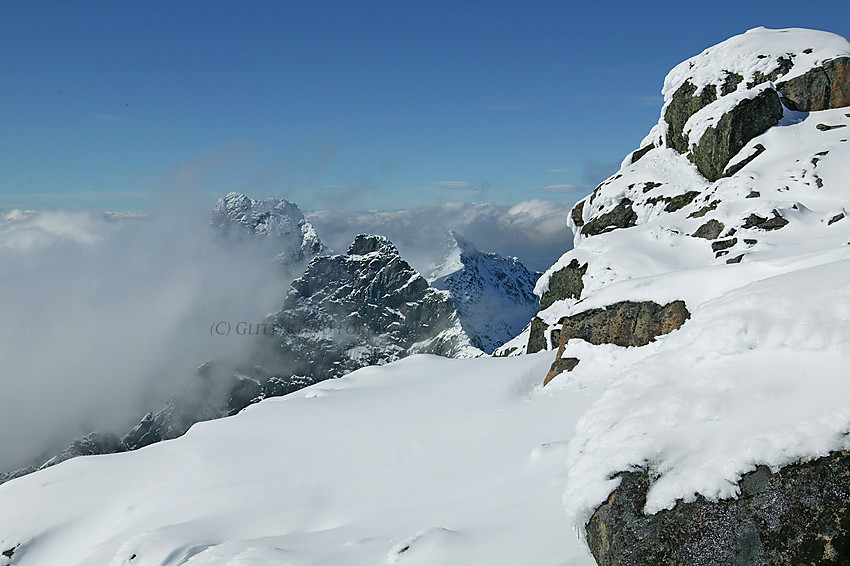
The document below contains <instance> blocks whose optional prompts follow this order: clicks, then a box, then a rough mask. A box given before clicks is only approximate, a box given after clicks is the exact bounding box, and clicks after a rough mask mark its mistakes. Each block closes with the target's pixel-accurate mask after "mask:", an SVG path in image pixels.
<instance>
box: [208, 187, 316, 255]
mask: <svg viewBox="0 0 850 566" xmlns="http://www.w3.org/2000/svg"><path fill="white" fill-rule="evenodd" d="M210 222H211V224H212V226H213V228H214V229H215V230H216V231H217V232H219V233H220V234H221V235H222V236H223V237H225V238H227V239H231V240H236V241H239V240H242V239H244V238H249V237H252V238H255V237H261V238H268V239H270V240H273V242H274V244H273V245H274V246H275V248H276V249H278V250H280V251H279V252H278V259H279V260H280V262H281V263H283V264H287V265H292V264H298V263H306V262H308V261H310V259H312V258H313V257H315V256H317V255H319V254H321V253H324V251H325V248H324V246H323V245H322V242H321V240H320V239H319V236H318V234H317V233H316V230H315V229H314V228H313V226H312V224H310V223H309V222H308V221H307V220H306V219H305V218H304V214H302V213H301V210H300V209H299V208H298V205H296V204H295V203H292V202H289V201H288V200H286V199H273V198H269V199H265V200H254V199H252V198H249V197H247V196H245V195H243V194H240V193H235V192H231V193H228V194H227V196H225V197H223V198H220V199H218V202H216V204H215V207H214V208H213V212H212V219H211V221H210Z"/></svg>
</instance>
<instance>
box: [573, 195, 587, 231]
mask: <svg viewBox="0 0 850 566" xmlns="http://www.w3.org/2000/svg"><path fill="white" fill-rule="evenodd" d="M583 212H584V201H583V200H580V201H578V202H577V203H576V205H575V206H574V207H573V209H572V211H571V212H570V216H571V217H572V219H573V223H574V224H575V225H576V226H578V227H579V228H581V227H582V226H584V219H583V218H582V214H583Z"/></svg>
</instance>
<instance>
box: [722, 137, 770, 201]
mask: <svg viewBox="0 0 850 566" xmlns="http://www.w3.org/2000/svg"><path fill="white" fill-rule="evenodd" d="M753 149H755V151H753V153H752V154H751V155H750V156H749V157H747V158H746V159H744V160H742V161H739V162H738V163H736V164H735V165H732V166H731V167H728V168H727V169H726V170H725V171H724V172H723V176H724V177H731V176H732V175H734V174H735V173H737V172H738V171H740V170H741V169H743V168H744V167H746V166H747V165H749V164H750V162H751V161H752V160H753V159H755V158H756V157H758V156H759V155H761V154H762V153H764V152H765V151H767V148H766V147H764V146H763V145H762V144H760V143H757V144H756V145H755V147H754V148H753ZM753 192H755V191H753ZM751 194H752V193H751ZM755 196H758V193H756V195H755ZM747 198H751V197H749V196H748V197H747ZM752 198H755V197H752Z"/></svg>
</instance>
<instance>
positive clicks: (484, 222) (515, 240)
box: [305, 199, 573, 273]
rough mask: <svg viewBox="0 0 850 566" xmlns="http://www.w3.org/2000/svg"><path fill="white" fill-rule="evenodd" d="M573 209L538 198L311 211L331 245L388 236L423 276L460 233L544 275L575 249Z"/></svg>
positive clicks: (343, 248) (309, 216)
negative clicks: (570, 222) (451, 232)
mask: <svg viewBox="0 0 850 566" xmlns="http://www.w3.org/2000/svg"><path fill="white" fill-rule="evenodd" d="M570 207H571V205H569V206H567V205H564V204H561V203H558V202H556V201H554V200H542V199H533V200H528V201H523V202H520V203H518V204H515V205H511V206H505V205H497V204H494V203H466V202H451V203H446V204H443V205H440V206H432V207H423V208H417V209H409V210H394V211H367V212H349V211H334V210H321V211H315V212H310V213H305V216H306V217H307V219H308V220H309V221H310V222H311V223H312V224H313V226H314V227H315V228H316V231H317V232H318V233H319V236H320V237H321V238H322V241H323V242H324V244H325V245H327V246H328V247H330V248H332V249H333V250H334V251H336V252H337V253H345V251H346V250H347V249H348V245H349V244H350V243H351V242H352V240H353V239H354V236H355V235H357V234H360V233H368V234H381V235H383V236H386V237H388V238H389V239H390V240H391V241H392V242H393V244H395V245H396V247H397V248H398V249H399V252H401V255H402V257H403V258H404V259H406V260H407V261H408V262H409V263H410V264H411V265H412V266H413V267H414V268H416V269H417V270H418V271H419V272H420V273H427V272H428V271H430V268H431V267H433V265H434V264H435V263H436V262H437V261H438V260H439V259H441V258H440V257H439V253H440V251H439V250H440V249H441V244H442V242H443V241H444V240H445V238H446V235H447V233H448V231H449V230H455V231H457V232H458V233H459V234H461V235H462V236H464V237H465V238H467V239H468V240H470V241H471V242H472V243H474V244H475V246H476V247H477V248H478V249H479V250H481V251H483V252H496V253H498V254H500V255H502V256H516V257H518V258H519V259H520V260H521V261H522V262H523V264H524V265H525V266H526V267H527V268H528V269H532V270H538V271H542V270H545V269H546V268H548V267H549V266H550V265H552V264H553V263H555V261H556V260H557V259H558V258H559V257H560V256H561V255H562V254H563V253H564V252H567V251H569V250H570V249H572V246H573V235H572V233H571V232H570V230H569V229H568V228H567V222H566V218H567V214H569V211H570Z"/></svg>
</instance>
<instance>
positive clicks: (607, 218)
mask: <svg viewBox="0 0 850 566" xmlns="http://www.w3.org/2000/svg"><path fill="white" fill-rule="evenodd" d="M632 204H633V203H632V201H631V200H629V199H627V198H624V199H623V200H621V201H620V202H619V203H618V204H617V206H615V207H614V208H613V209H612V210H610V211H609V212H606V213H605V214H602V215H600V216H597V217H596V218H594V219H593V220H591V221H590V222H588V223H587V224H585V225H584V226H583V227H582V229H581V233H582V234H584V235H585V236H596V235H597V234H603V233H605V232H610V231H611V230H616V229H617V228H630V227H631V226H634V225H635V223H636V222H637V213H636V212H635V211H634V210H633V209H632Z"/></svg>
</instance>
